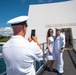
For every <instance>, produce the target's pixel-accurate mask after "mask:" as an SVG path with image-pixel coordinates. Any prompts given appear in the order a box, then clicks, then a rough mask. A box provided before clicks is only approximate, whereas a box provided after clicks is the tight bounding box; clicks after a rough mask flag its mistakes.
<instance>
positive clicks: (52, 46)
mask: <svg viewBox="0 0 76 75" xmlns="http://www.w3.org/2000/svg"><path fill="white" fill-rule="evenodd" d="M50 50H51V52H52V55H50V53H49V51H48V50H47V52H46V59H47V60H55V59H56V58H55V51H54V36H51V37H50Z"/></svg>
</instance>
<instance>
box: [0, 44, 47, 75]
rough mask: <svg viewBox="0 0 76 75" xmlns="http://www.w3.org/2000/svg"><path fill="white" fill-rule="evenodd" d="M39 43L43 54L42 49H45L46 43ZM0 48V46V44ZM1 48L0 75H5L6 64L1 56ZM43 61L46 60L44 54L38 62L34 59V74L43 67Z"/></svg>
mask: <svg viewBox="0 0 76 75" xmlns="http://www.w3.org/2000/svg"><path fill="white" fill-rule="evenodd" d="M40 45H41V47H42V49H43V54H44V51H45V50H46V43H42V44H40ZM0 49H1V46H0ZM1 50H2V49H1ZM1 50H0V75H6V66H5V63H4V60H3V57H2V53H1V52H2V51H1ZM45 62H46V60H45V54H44V55H43V59H42V60H41V61H40V62H38V61H36V60H35V62H34V66H35V70H36V74H37V73H38V72H39V71H40V70H41V69H42V68H43V66H44V65H45Z"/></svg>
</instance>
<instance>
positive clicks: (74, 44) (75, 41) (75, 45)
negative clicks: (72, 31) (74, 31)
mask: <svg viewBox="0 0 76 75" xmlns="http://www.w3.org/2000/svg"><path fill="white" fill-rule="evenodd" d="M73 49H74V51H75V52H76V39H73Z"/></svg>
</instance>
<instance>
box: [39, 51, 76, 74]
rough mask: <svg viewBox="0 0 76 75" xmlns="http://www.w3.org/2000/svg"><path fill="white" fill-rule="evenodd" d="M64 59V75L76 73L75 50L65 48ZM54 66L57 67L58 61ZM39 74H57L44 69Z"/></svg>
mask: <svg viewBox="0 0 76 75" xmlns="http://www.w3.org/2000/svg"><path fill="white" fill-rule="evenodd" d="M63 59H64V74H63V75H76V52H74V51H73V50H65V51H64V54H63ZM53 68H56V62H55V63H54V66H53ZM39 75H57V73H55V72H50V71H47V70H45V69H44V70H43V72H42V73H41V74H39Z"/></svg>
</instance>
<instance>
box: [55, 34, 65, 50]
mask: <svg viewBox="0 0 76 75" xmlns="http://www.w3.org/2000/svg"><path fill="white" fill-rule="evenodd" d="M54 43H55V44H54V46H55V50H61V48H64V47H65V36H64V35H63V34H62V33H61V34H60V35H58V36H57V37H56V39H55V42H54Z"/></svg>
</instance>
